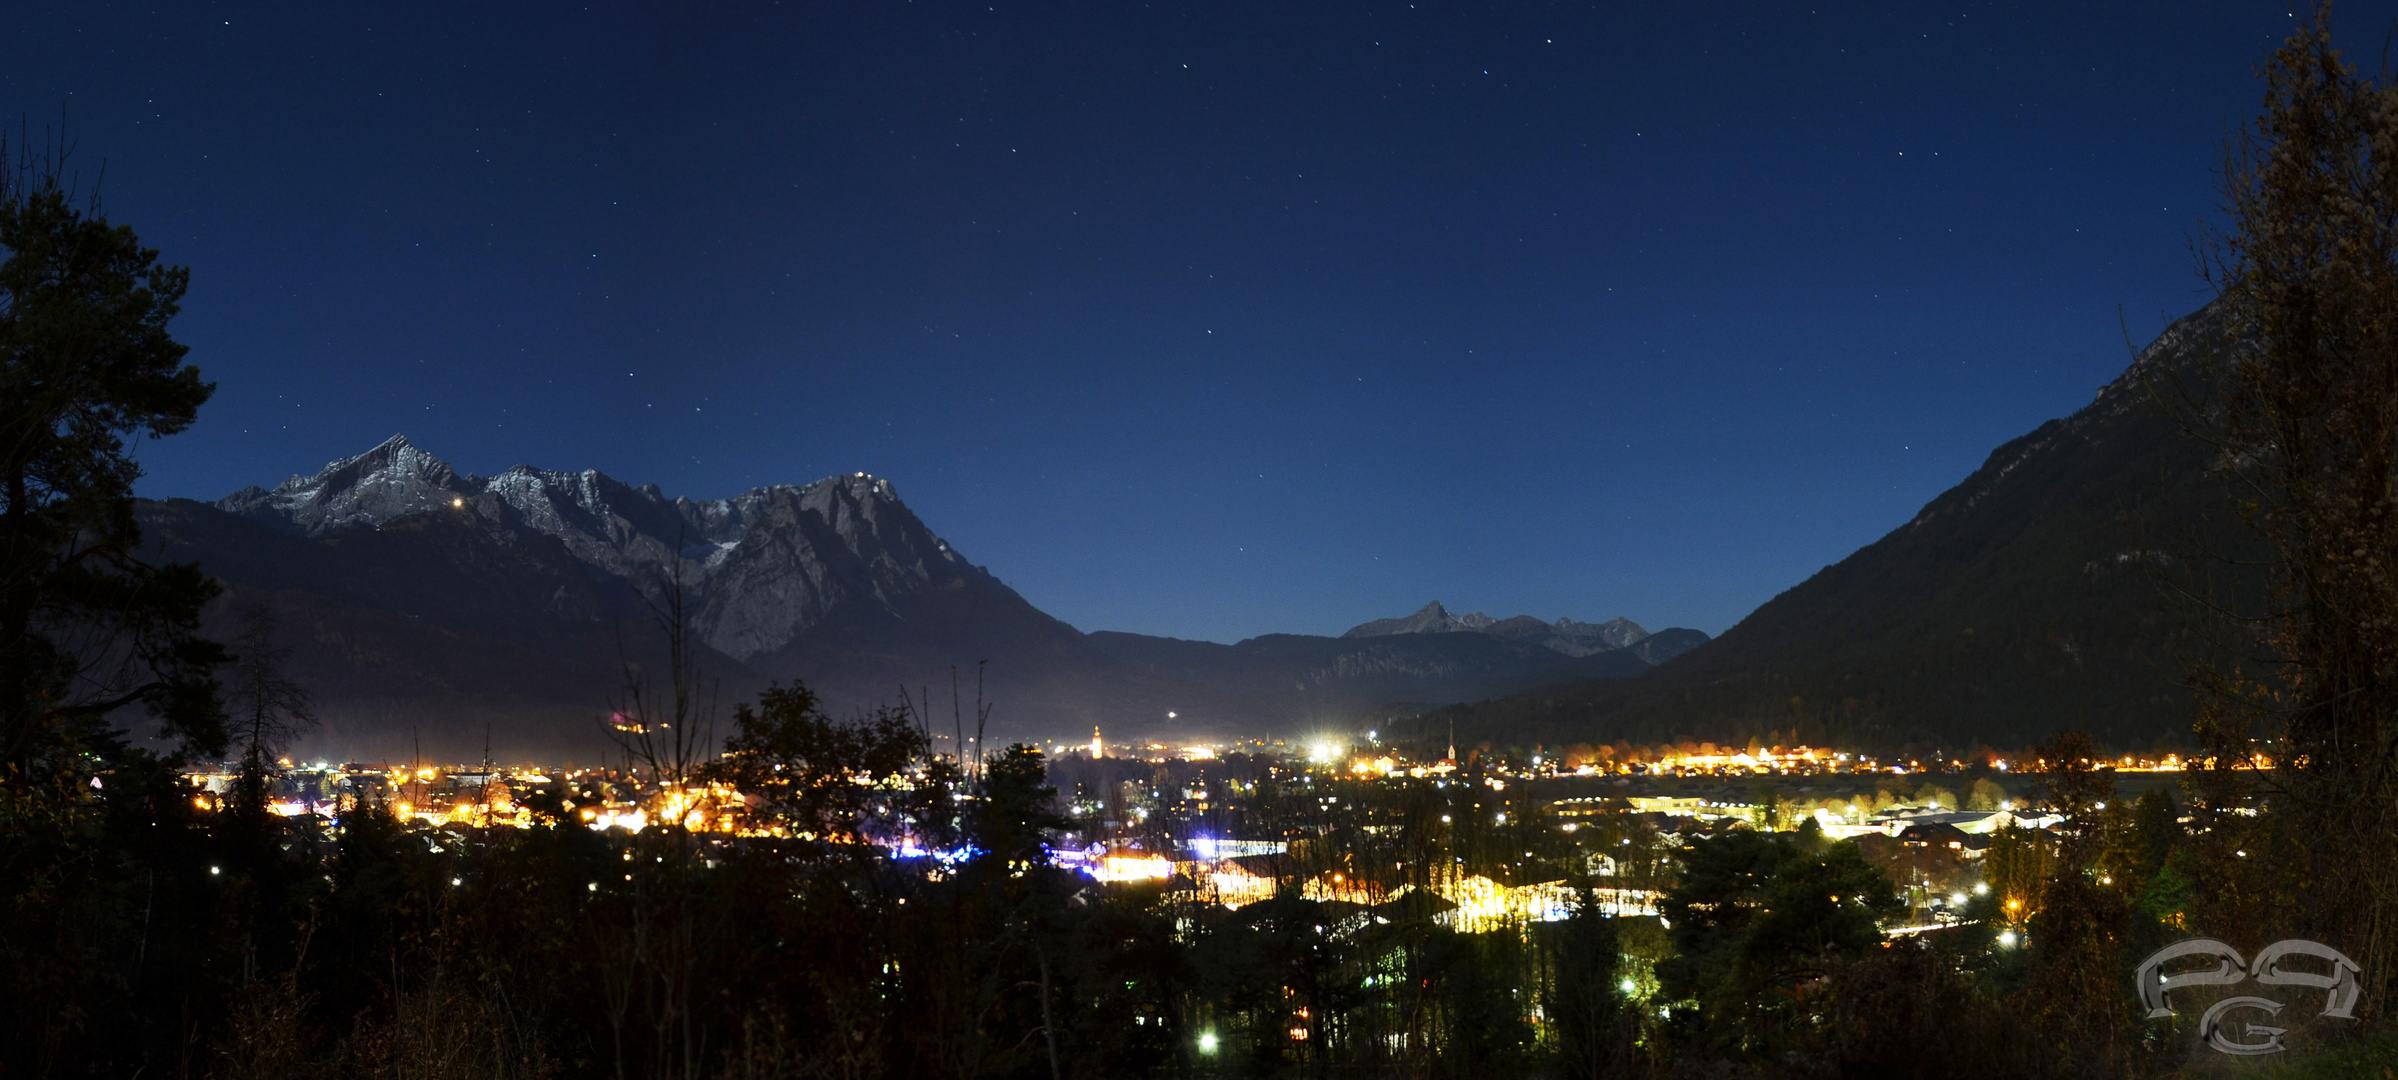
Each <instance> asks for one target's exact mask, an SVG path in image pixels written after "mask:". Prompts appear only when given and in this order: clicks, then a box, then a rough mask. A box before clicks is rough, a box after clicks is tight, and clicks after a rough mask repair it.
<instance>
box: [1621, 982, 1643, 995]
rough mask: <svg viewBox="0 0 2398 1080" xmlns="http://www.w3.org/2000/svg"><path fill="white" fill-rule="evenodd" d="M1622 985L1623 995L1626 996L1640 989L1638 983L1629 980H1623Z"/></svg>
mask: <svg viewBox="0 0 2398 1080" xmlns="http://www.w3.org/2000/svg"><path fill="white" fill-rule="evenodd" d="M1622 985H1623V988H1624V993H1627V994H1629V993H1632V992H1633V991H1636V990H1638V989H1640V984H1638V983H1635V982H1633V981H1632V980H1630V979H1625V980H1624V981H1623V984H1622Z"/></svg>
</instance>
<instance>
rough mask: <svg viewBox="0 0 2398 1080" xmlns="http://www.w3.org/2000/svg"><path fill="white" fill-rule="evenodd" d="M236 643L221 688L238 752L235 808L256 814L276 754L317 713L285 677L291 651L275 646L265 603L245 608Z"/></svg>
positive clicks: (304, 692)
mask: <svg viewBox="0 0 2398 1080" xmlns="http://www.w3.org/2000/svg"><path fill="white" fill-rule="evenodd" d="M234 644H235V646H236V647H237V648H238V649H239V652H237V653H236V654H235V658H234V662H233V670H232V677H233V679H232V683H231V685H229V686H227V687H226V688H225V703H226V705H227V706H228V707H229V710H228V711H230V712H231V714H232V720H233V731H232V737H233V743H234V745H235V746H237V747H239V748H240V750H241V775H240V776H239V777H237V778H236V779H235V781H234V787H233V791H234V805H235V807H236V808H238V809H239V810H240V811H241V812H242V813H246V814H253V815H254V814H258V813H262V812H264V811H265V809H266V803H267V797H266V796H267V790H266V789H267V777H268V776H269V775H270V774H271V773H272V772H273V771H274V764H275V754H276V751H278V750H281V749H283V748H284V747H286V746H288V745H290V744H291V741H292V740H293V739H294V738H296V737H298V736H299V734H300V733H301V732H303V731H306V730H308V729H310V728H313V727H315V726H316V712H315V710H314V708H313V704H312V702H311V700H310V699H309V696H308V690H307V688H306V687H303V686H301V685H300V684H299V683H297V682H294V681H292V678H291V677H290V676H289V675H286V674H284V673H283V661H284V660H286V659H289V658H290V656H291V650H289V649H282V648H277V647H276V646H275V613H274V612H273V611H272V610H270V609H269V608H267V606H266V605H264V604H253V605H251V606H249V607H248V608H245V609H243V611H242V632H241V637H239V638H237V639H235V641H234Z"/></svg>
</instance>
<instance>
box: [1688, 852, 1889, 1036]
mask: <svg viewBox="0 0 2398 1080" xmlns="http://www.w3.org/2000/svg"><path fill="white" fill-rule="evenodd" d="M1821 835H1822V834H1821V833H1820V831H1813V832H1809V833H1799V834H1793V833H1758V832H1751V831H1748V830H1738V831H1734V832H1729V833H1725V834H1723V835H1720V836H1717V837H1715V838H1713V839H1696V840H1692V841H1691V842H1690V843H1688V844H1686V845H1684V846H1683V849H1682V867H1683V873H1682V883H1681V884H1680V885H1678V886H1676V887H1675V888H1674V889H1673V890H1672V891H1670V892H1668V893H1667V894H1666V895H1665V899H1664V901H1663V902H1662V903H1661V904H1660V905H1659V912H1660V914H1662V915H1663V916H1664V917H1665V920H1666V922H1667V923H1668V924H1670V929H1669V930H1668V935H1669V937H1670V938H1671V940H1672V941H1673V944H1674V951H1675V953H1676V954H1677V955H1675V956H1673V957H1672V958H1670V959H1668V960H1667V961H1665V962H1664V963H1661V964H1659V965H1658V966H1657V978H1658V982H1659V985H1660V987H1661V989H1662V990H1663V992H1664V996H1665V997H1666V999H1667V1000H1669V1001H1677V1002H1682V1003H1685V1004H1686V1005H1690V1006H1695V1012H1692V1011H1690V1010H1677V1011H1679V1012H1681V1013H1682V1016H1680V1017H1677V1019H1678V1020H1683V1021H1685V1022H1687V1021H1688V1020H1689V1019H1695V1020H1696V1021H1697V1022H1698V1026H1699V1027H1700V1028H1702V1029H1703V1034H1702V1033H1698V1032H1694V1035H1696V1036H1697V1037H1699V1038H1701V1039H1703V1040H1704V1041H1707V1042H1712V1043H1714V1044H1715V1045H1716V1046H1717V1047H1718V1048H1719V1049H1721V1050H1724V1051H1728V1052H1736V1053H1742V1054H1748V1055H1762V1054H1766V1053H1768V1052H1769V1051H1771V1050H1772V1048H1773V1047H1774V1046H1776V1045H1778V1044H1779V1043H1780V1042H1781V1041H1783V1040H1785V1039H1786V1038H1788V1037H1789V1035H1790V1033H1791V1032H1792V1030H1794V1029H1793V1025H1792V1023H1791V1021H1792V1019H1793V1018H1792V1017H1790V1016H1788V1015H1787V1010H1786V1008H1785V1007H1784V1005H1785V1003H1786V1002H1788V1001H1789V1000H1790V994H1789V991H1790V990H1791V988H1793V987H1796V986H1798V985H1800V984H1802V983H1805V982H1807V981H1809V980H1811V979H1814V978H1816V977H1818V976H1820V975H1821V974H1822V973H1823V970H1824V966H1825V964H1826V963H1827V962H1828V961H1830V960H1831V959H1832V958H1834V957H1837V956H1854V955H1857V954H1860V953H1863V952H1865V951H1866V950H1868V949H1870V948H1872V947H1873V946H1876V945H1878V944H1880V942H1881V922H1882V920H1884V919H1887V918H1890V917H1892V916H1895V915H1897V914H1899V913H1900V912H1902V911H1904V910H1905V907H1906V905H1905V902H1904V901H1902V900H1901V899H1900V898H1899V896H1898V893H1897V890H1896V889H1894V888H1893V887H1892V886H1891V883H1890V878H1889V875H1887V874H1884V873H1883V872H1882V870H1881V869H1880V868H1879V867H1876V866H1874V865H1873V864H1871V863H1869V862H1867V861H1866V860H1865V857H1864V855H1863V854H1861V853H1860V852H1859V851H1858V850H1857V845H1856V844H1854V843H1850V842H1842V843H1832V844H1825V843H1821V842H1820V837H1821ZM1810 838H1813V839H1810Z"/></svg>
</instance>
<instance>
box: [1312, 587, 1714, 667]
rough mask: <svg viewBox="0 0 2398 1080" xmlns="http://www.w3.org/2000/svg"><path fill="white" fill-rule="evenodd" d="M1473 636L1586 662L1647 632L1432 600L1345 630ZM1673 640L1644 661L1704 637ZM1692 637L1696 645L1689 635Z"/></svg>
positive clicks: (1615, 623) (1680, 635)
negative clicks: (1465, 610)
mask: <svg viewBox="0 0 2398 1080" xmlns="http://www.w3.org/2000/svg"><path fill="white" fill-rule="evenodd" d="M1457 633H1477V634H1488V635H1490V636H1492V637H1499V638H1506V639H1507V640H1509V641H1521V642H1526V643H1529V644H1533V645H1538V646H1540V647H1542V648H1544V649H1549V650H1551V651H1554V652H1560V653H1564V654H1565V655H1567V656H1590V655H1592V654H1595V653H1603V652H1614V651H1615V650H1617V649H1629V648H1632V647H1633V646H1635V645H1638V644H1640V643H1641V642H1642V641H1644V640H1647V639H1648V637H1649V632H1648V631H1646V630H1643V629H1641V628H1640V624H1638V623H1635V622H1633V621H1632V620H1630V619H1609V620H1607V621H1606V622H1603V623H1586V622H1575V621H1574V620H1572V619H1558V620H1557V621H1555V622H1543V621H1541V620H1540V619H1536V618H1534V617H1532V616H1530V615H1518V616H1515V617H1514V618H1510V619H1494V618H1492V617H1490V616H1488V615H1485V614H1483V613H1481V612H1479V611H1477V612H1474V613H1472V614H1469V615H1453V614H1450V612H1449V609H1448V608H1446V607H1443V606H1441V602H1440V601H1438V600H1435V601H1433V602H1431V603H1429V604H1426V605H1424V606H1423V607H1421V608H1419V609H1417V610H1416V613H1415V614H1413V615H1407V616H1403V617H1401V618H1396V619H1375V620H1374V621H1372V622H1365V623H1359V624H1357V625H1356V626H1353V627H1350V628H1349V632H1348V633H1345V634H1342V635H1341V636H1342V637H1344V638H1371V637H1390V636H1393V635H1397V634H1457ZM1673 633H1674V635H1675V636H1674V637H1673V638H1672V639H1670V640H1669V641H1667V642H1664V643H1661V647H1658V648H1652V649H1651V650H1650V651H1649V653H1648V654H1644V656H1647V655H1652V654H1654V655H1656V657H1657V658H1656V659H1651V660H1649V663H1652V664H1656V663H1663V662H1665V660H1667V659H1670V658H1672V657H1673V656H1678V655H1680V654H1681V652H1682V651H1684V650H1686V649H1688V648H1689V646H1690V645H1691V644H1695V643H1696V642H1697V641H1705V640H1707V635H1705V634H1703V633H1700V632H1699V631H1696V630H1675V631H1673ZM1693 634H1697V635H1698V636H1697V638H1696V639H1695V641H1694V640H1693V639H1691V637H1690V635H1693Z"/></svg>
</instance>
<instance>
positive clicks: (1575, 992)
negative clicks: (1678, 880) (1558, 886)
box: [1542, 883, 1631, 1080]
mask: <svg viewBox="0 0 2398 1080" xmlns="http://www.w3.org/2000/svg"><path fill="white" fill-rule="evenodd" d="M1554 936H1555V939H1556V960H1555V963H1556V970H1555V972H1554V973H1552V975H1551V976H1550V979H1549V986H1548V994H1547V1000H1545V1001H1544V1002H1543V1003H1542V1004H1543V1007H1544V1009H1545V1011H1546V1012H1547V1013H1548V1015H1549V1018H1550V1021H1551V1022H1552V1023H1554V1024H1555V1025H1556V1032H1557V1063H1558V1065H1559V1067H1560V1071H1562V1072H1563V1073H1564V1075H1566V1076H1569V1077H1573V1078H1574V1080H1601V1078H1603V1077H1608V1076H1615V1075H1619V1074H1620V1073H1621V1072H1623V1071H1624V1066H1626V1065H1627V1064H1628V1062H1626V1061H1625V1060H1623V1059H1624V1058H1625V1055H1626V1051H1627V1050H1629V1048H1630V1041H1631V1040H1630V1039H1629V1038H1628V1037H1627V1032H1626V1031H1625V1030H1624V1026H1625V1025H1624V1023H1623V1021H1624V1019H1625V1015H1624V999H1623V995H1622V994H1621V993H1619V992H1618V989H1619V988H1618V986H1617V978H1618V976H1617V971H1618V969H1620V968H1621V967H1622V966H1623V955H1622V953H1621V952H1620V951H1619V950H1618V947H1617V945H1616V933H1615V920H1614V919H1611V918H1608V917H1607V915H1606V914H1605V912H1604V911H1603V910H1602V909H1601V907H1600V905H1599V898H1598V895H1597V894H1596V893H1595V892H1593V891H1592V889H1591V887H1590V886H1589V885H1588V884H1587V883H1585V884H1584V885H1583V886H1582V887H1581V888H1580V889H1579V890H1577V895H1576V896H1575V901H1574V907H1573V911H1572V913H1571V914H1570V915H1568V916H1567V917H1566V919H1565V920H1564V921H1563V922H1562V923H1559V924H1557V926H1556V930H1555V933H1554Z"/></svg>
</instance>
